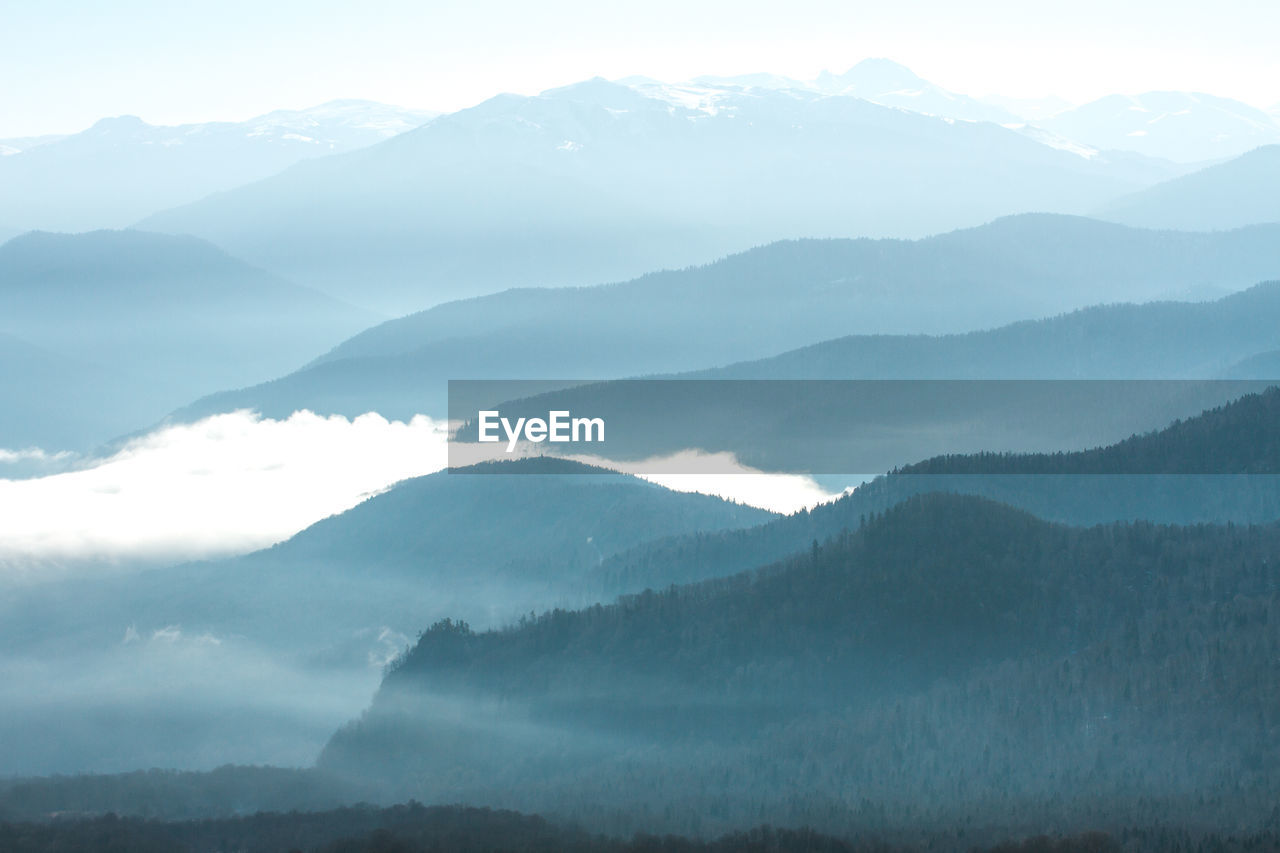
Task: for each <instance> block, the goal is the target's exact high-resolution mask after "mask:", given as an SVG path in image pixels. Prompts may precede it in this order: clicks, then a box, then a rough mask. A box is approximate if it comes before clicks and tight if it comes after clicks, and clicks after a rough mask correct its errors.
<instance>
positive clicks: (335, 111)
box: [0, 101, 434, 240]
mask: <svg viewBox="0 0 1280 853" xmlns="http://www.w3.org/2000/svg"><path fill="white" fill-rule="evenodd" d="M433 115H434V114H433V113H427V112H421V111H416V110H404V109H399V108H397V107H389V106H386V105H384V104H377V103H373V102H371V101H332V102H330V103H327V104H322V105H320V106H318V107H313V108H311V109H306V110H277V111H275V112H271V113H267V114H266V115H262V116H258V117H256V118H252V119H249V120H248V121H243V122H209V123H205V124H187V125H176V126H168V127H166V126H157V125H150V124H147V123H146V122H144V121H142V120H141V119H139V118H137V117H135V116H118V117H114V118H105V119H103V120H101V121H99V122H98V123H96V124H95V125H93V127H91V128H89V129H87V130H85V131H82V132H80V133H76V134H72V135H70V136H65V137H35V138H31V139H23V140H11V141H0V153H5V154H8V155H9V156H0V240H3V239H7V238H8V237H10V236H13V235H14V234H17V233H20V232H23V231H30V230H34V229H43V230H50V231H89V230H94V229H99V228H124V227H126V226H128V225H130V224H132V223H133V222H136V221H137V220H138V219H140V218H142V217H143V216H146V215H147V214H149V213H152V212H154V211H156V210H160V209H163V208H166V207H172V206H174V205H178V204H185V203H187V202H191V201H195V200H196V199H199V198H202V197H204V196H206V195H208V194H210V193H214V192H220V191H223V190H229V189H232V188H233V187H237V186H240V185H242V184H245V183H249V182H252V181H256V180H259V179H261V178H265V177H267V176H269V175H273V174H275V173H276V172H279V171H280V170H282V169H284V168H286V167H287V166H290V165H292V164H294V163H297V162H298V161H300V160H305V159H310V158H313V157H319V156H323V155H327V154H334V153H339V152H343V151H350V150H352V149H355V148H361V147H364V146H366V145H372V144H373V143H375V142H380V141H382V140H384V139H386V138H388V137H390V136H394V135H395V134H398V133H401V132H403V131H406V130H409V129H410V128H413V127H417V126H418V125H420V124H423V123H424V122H426V121H428V120H429V119H430V118H431V117H432V116H433Z"/></svg>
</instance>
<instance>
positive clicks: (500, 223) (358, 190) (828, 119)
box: [140, 79, 1181, 313]
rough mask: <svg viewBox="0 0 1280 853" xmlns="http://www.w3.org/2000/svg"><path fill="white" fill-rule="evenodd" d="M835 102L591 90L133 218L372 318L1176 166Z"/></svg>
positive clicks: (551, 96)
mask: <svg viewBox="0 0 1280 853" xmlns="http://www.w3.org/2000/svg"><path fill="white" fill-rule="evenodd" d="M1180 172H1181V170H1180V169H1179V168H1177V167H1175V166H1173V165H1172V164H1168V163H1161V162H1157V161H1151V160H1144V159H1143V158H1136V157H1133V156H1132V155H1124V156H1120V157H1116V158H1112V157H1110V156H1108V155H1106V154H1090V155H1089V156H1081V155H1080V154H1078V153H1072V152H1070V151H1063V150H1057V149H1055V148H1053V147H1050V146H1047V145H1043V144H1040V143H1039V142H1036V141H1033V140H1031V139H1028V138H1027V137H1025V136H1023V135H1021V134H1020V133H1018V132H1015V131H1013V130H1009V129H1006V128H1003V127H1001V126H999V125H996V124H991V123H989V122H969V121H957V120H955V119H950V118H940V117H936V116H927V115H924V114H921V113H917V112H910V111H906V110H902V109H897V108H893V107H884V106H881V105H879V104H875V103H872V102H870V101H867V100H863V99H862V98H859V97H853V96H848V95H830V96H828V95H823V94H822V93H820V92H817V91H811V90H799V89H763V88H758V87H751V88H743V87H740V86H723V87H719V88H717V87H708V86H678V85H677V86H668V85H665V84H653V83H636V84H635V85H633V86H623V85H619V84H615V83H610V82H607V81H605V80H601V79H596V80H590V81H586V82H583V83H578V84H575V85H572V86H568V87H564V88H561V89H553V90H550V91H547V92H543V93H542V94H540V95H537V96H534V97H517V96H514V95H501V96H499V97H496V98H493V99H491V100H489V101H486V102H484V103H482V104H480V105H479V106H476V107H473V108H471V109H466V110H461V111H459V112H456V113H453V114H450V115H447V116H442V117H440V118H438V119H436V120H435V121H433V122H431V123H430V124H428V125H426V126H424V127H422V128H419V129H418V130H415V131H412V132H409V133H406V134H402V135H401V136H398V137H396V138H395V139H391V140H388V141H387V142H384V143H381V144H379V145H376V146H372V147H370V148H367V149H363V150H361V151H357V152H353V153H351V154H348V155H344V156H339V157H330V158H325V159H322V160H314V161H309V162H307V163H303V164H299V165H298V166H296V167H293V168H291V169H289V170H287V171H286V172H284V173H282V174H280V175H278V176H276V177H273V178H270V179H268V180H265V181H261V182H258V183H255V184H252V185H250V186H246V187H242V188H240V189H237V190H233V191H230V192H227V193H223V194H219V195H217V196H214V197H210V198H207V199H204V200H202V201H199V202H196V203H193V204H190V205H187V206H184V207H180V208H176V209H174V210H169V211H166V212H163V213H159V214H156V215H154V216H151V217H148V218H146V219H145V220H143V221H142V223H141V226H140V227H143V228H146V229H148V230H156V231H164V232H172V233H190V234H196V235H198V236H200V237H203V238H205V239H208V240H211V241H213V242H214V243H216V244H218V245H220V246H223V247H225V248H227V249H228V250H229V251H231V252H233V253H234V254H236V255H237V256H239V257H243V258H245V259H246V260H248V261H250V262H252V263H255V264H258V265H261V266H263V267H264V268H266V269H270V270H273V271H276V272H279V273H281V274H284V275H286V276H288V277H290V278H293V279H295V280H298V281H306V282H308V283H310V284H313V285H315V286H318V287H322V288H325V289H327V290H329V291H330V292H332V293H334V294H336V295H338V296H340V297H341V298H344V299H346V300H348V301H351V302H354V303H356V304H363V305H367V306H371V307H375V308H377V309H379V310H384V311H387V312H394V313H403V312H405V311H410V310H417V309H421V308H424V307H427V306H430V305H432V304H436V303H439V302H442V301H444V300H446V299H450V298H458V297H462V296H472V295H475V294H478V293H484V292H492V291H495V290H500V289H502V288H504V287H512V286H528V285H585V284H595V283H598V282H601V281H609V280H618V279H622V278H627V277H630V276H635V275H639V274H642V273H645V272H649V271H651V270H654V269H658V268H663V267H678V266H683V265H686V264H690V263H705V262H707V261H709V260H711V259H713V258H715V257H718V256H720V255H723V254H725V253H727V252H730V251H738V250H742V249H745V248H747V247H750V246H752V245H757V244H760V243H764V242H768V241H773V240H778V239H780V238H790V237H833V236H840V237H843V236H851V235H858V236H920V235H924V234H930V233H937V232H939V231H946V230H950V229H953V228H956V227H960V226H972V225H977V224H979V223H981V222H984V221H987V220H990V219H992V218H994V217H997V216H1001V215H1005V214H1010V213H1017V212H1028V211H1056V212H1066V213H1082V212H1084V211H1086V210H1089V209H1092V208H1094V207H1097V206H1099V205H1101V204H1103V203H1105V202H1106V201H1109V200H1111V199H1112V198H1115V197H1116V196H1118V195H1122V194H1125V193H1127V192H1131V191H1134V190H1137V189H1140V188H1142V187H1145V186H1148V185H1150V184H1151V183H1154V182H1156V181H1158V180H1161V179H1163V178H1167V177H1170V176H1172V175H1174V174H1179V173H1180Z"/></svg>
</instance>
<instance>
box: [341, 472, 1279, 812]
mask: <svg viewBox="0 0 1280 853" xmlns="http://www.w3.org/2000/svg"><path fill="white" fill-rule="evenodd" d="M1278 554H1280V526H1277V525H1267V526H1260V527H1235V526H1213V525H1197V526H1190V527H1172V526H1162V525H1153V524H1149V523H1134V524H1112V525H1106V526H1101V527H1095V528H1087V529H1081V528H1072V527H1066V526H1062V525H1055V524H1049V523H1046V522H1044V521H1041V520H1039V519H1037V518H1034V517H1033V516H1031V515H1028V514H1026V513H1023V512H1019V511H1016V510H1013V509H1011V508H1009V507H1007V506H1002V505H999V504H995V503H992V502H990V501H986V500H983V499H979V498H974V497H964V496H955V495H936V494H935V495H923V496H917V497H913V498H911V499H909V500H908V501H906V502H904V503H902V504H900V505H898V506H896V507H894V508H892V509H890V510H889V511H887V512H886V513H884V514H883V515H878V516H874V517H869V518H868V519H867V521H866V523H865V525H864V526H862V527H861V528H855V529H854V530H853V531H848V532H845V533H841V534H840V535H838V536H836V537H834V538H832V539H829V540H827V541H826V542H825V543H817V542H815V543H813V544H812V545H811V547H809V548H806V550H805V552H804V553H802V554H799V555H796V556H794V557H792V558H790V559H788V560H786V561H783V562H781V563H778V564H776V565H774V566H770V567H768V568H766V569H764V570H761V571H757V572H752V573H744V574H740V575H737V576H733V577H729V578H722V579H718V580H713V581H708V582H704V583H701V584H694V585H690V586H685V587H673V588H671V589H668V590H666V591H663V592H646V593H644V594H641V595H637V596H633V597H629V598H624V599H622V600H620V601H619V602H618V603H617V604H615V605H611V606H603V607H602V606H596V607H591V608H587V609H584V610H578V611H555V612H551V613H547V614H545V615H543V616H541V617H538V618H536V619H531V620H522V622H521V623H520V624H518V625H515V626H512V627H510V628H508V629H506V630H502V631H489V632H483V633H476V632H472V631H471V630H470V629H468V628H467V627H466V626H465V625H460V624H458V623H452V622H447V621H446V622H441V623H439V624H437V625H435V626H434V627H433V628H432V629H431V630H429V631H427V632H426V633H424V634H423V635H422V637H421V638H420V640H419V642H418V644H417V645H416V646H415V647H414V648H413V649H412V650H411V651H410V652H409V653H408V655H406V656H405V657H404V658H403V659H402V660H401V661H400V662H399V663H398V664H397V665H396V666H395V667H394V668H393V669H392V671H391V672H390V673H389V675H388V676H387V678H386V679H385V681H384V684H383V687H382V689H381V690H380V691H379V694H378V696H377V697H376V698H375V700H374V703H373V705H372V707H371V708H370V710H369V711H368V712H366V713H365V714H364V715H363V716H362V717H361V718H360V719H359V720H358V721H356V722H354V723H353V724H352V725H350V726H349V727H347V728H344V729H343V730H341V731H340V732H339V733H338V734H336V735H335V736H334V738H333V739H332V740H331V742H330V744H329V746H328V747H327V748H326V750H325V752H324V754H323V755H322V757H321V759H320V766H321V767H323V768H325V769H327V770H329V771H332V772H336V773H344V774H350V775H351V776H353V777H355V778H360V779H363V780H366V781H368V782H370V783H371V784H372V783H374V782H375V781H380V782H382V783H383V784H384V785H386V786H388V787H387V790H388V791H392V792H395V796H398V797H405V796H415V797H421V798H424V799H428V800H432V801H446V802H447V801H451V800H455V799H462V800H465V801H467V802H473V803H478V804H485V805H493V806H502V807H506V808H518V809H521V810H527V811H535V812H539V813H544V814H556V815H557V816H559V817H562V818H565V819H570V820H574V821H580V822H582V823H584V824H586V825H591V826H593V827H595V828H599V829H602V830H606V831H610V832H619V831H621V832H630V831H634V830H635V829H644V828H653V827H655V826H656V827H657V828H659V829H661V830H662V831H673V832H684V833H688V832H695V833H699V834H710V833H712V832H717V831H726V830H729V829H733V828H735V827H741V826H745V825H750V824H752V823H755V822H758V821H760V820H768V821H770V822H774V823H779V824H786V825H810V826H815V827H818V828H820V829H822V830H824V831H829V832H834V833H837V834H848V833H851V832H853V831H855V830H856V829H858V828H862V827H866V826H877V827H885V828H890V827H892V828H897V829H901V828H902V827H906V826H913V827H919V828H928V829H932V830H941V829H943V828H945V827H947V826H951V825H955V824H957V823H960V822H963V821H965V820H969V819H972V820H973V821H975V822H976V823H977V824H979V825H984V826H989V827H999V828H1000V831H1001V832H1002V833H1003V834H1006V835H1009V834H1017V833H1020V832H1028V831H1033V830H1034V829H1035V828H1037V827H1040V828H1044V827H1052V828H1054V829H1055V830H1057V831H1061V832H1066V833H1070V832H1075V831H1079V830H1081V829H1085V828H1094V827H1104V828H1116V827H1122V826H1125V825H1132V824H1135V823H1140V824H1168V823H1170V822H1177V825H1179V826H1185V827H1212V828H1227V827H1231V828H1235V827H1253V828H1262V827H1263V826H1265V824H1266V821H1267V820H1269V817H1268V816H1269V815H1271V814H1272V810H1273V808H1274V802H1275V799H1276V797H1277V796H1280V774H1278V773H1277V768H1276V767H1275V766H1274V765H1273V763H1271V762H1268V761H1266V760H1265V759H1263V758H1262V756H1267V755H1271V754H1274V753H1275V751H1276V750H1277V749H1280V744H1278V743H1277V742H1276V737H1277V733H1280V727H1277V726H1276V725H1275V719H1276V710H1275V709H1276V708H1280V696H1277V694H1276V689H1277V682H1276V679H1275V677H1274V666H1275V664H1274V662H1275V661H1276V660H1277V659H1280V615H1277V609H1278V608H1280V598H1277V588H1278V585H1277V577H1278V576H1277V572H1278V571H1280V561H1277V559H1276V556H1277V555H1278ZM628 821H630V822H628Z"/></svg>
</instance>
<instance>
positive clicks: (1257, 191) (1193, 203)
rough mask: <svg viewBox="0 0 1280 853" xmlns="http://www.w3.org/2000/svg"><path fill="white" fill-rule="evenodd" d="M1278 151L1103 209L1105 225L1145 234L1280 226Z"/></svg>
mask: <svg viewBox="0 0 1280 853" xmlns="http://www.w3.org/2000/svg"><path fill="white" fill-rule="evenodd" d="M1277 198H1280V145H1266V146H1263V147H1261V148H1258V149H1256V150H1254V151H1250V152H1249V153H1247V154H1242V155H1241V156H1239V157H1237V158H1235V159H1234V160H1230V161H1228V162H1226V163H1219V164H1218V165H1215V166H1209V167H1208V168H1205V169H1202V170H1200V171H1198V172H1192V173H1191V174H1190V175H1183V176H1182V177H1179V178H1173V179H1171V180H1168V181H1165V182H1163V183H1160V184H1156V185H1155V186H1153V187H1149V188H1148V189H1145V190H1140V191H1138V192H1136V193H1134V194H1132V195H1128V196H1124V197H1123V198H1119V199H1116V200H1115V201H1113V202H1111V203H1110V204H1107V205H1105V206H1103V207H1101V208H1100V209H1099V211H1098V215H1099V216H1101V217H1103V218H1104V219H1110V220H1113V221H1115V222H1123V223H1125V224H1126V225H1136V226H1140V227H1143V228H1180V229H1184V230H1188V231H1220V230H1224V229H1227V228H1239V227H1241V226H1243V225H1250V224H1253V223H1256V222H1280V201H1277Z"/></svg>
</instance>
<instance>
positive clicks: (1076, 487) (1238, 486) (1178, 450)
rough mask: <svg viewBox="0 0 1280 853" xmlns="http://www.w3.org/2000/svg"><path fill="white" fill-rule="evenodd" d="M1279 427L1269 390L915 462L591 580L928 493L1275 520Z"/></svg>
mask: <svg viewBox="0 0 1280 853" xmlns="http://www.w3.org/2000/svg"><path fill="white" fill-rule="evenodd" d="M1278 427H1280V390H1269V391H1267V392H1266V393H1263V394H1253V395H1248V396H1246V397H1243V398H1241V399H1240V400H1238V401H1236V402H1233V403H1231V404H1229V405H1227V406H1223V407H1220V408H1217V409H1213V410H1210V411H1207V412H1204V413H1203V414H1201V415H1199V416H1197V417H1194V418H1189V419H1187V420H1185V421H1180V422H1178V423H1175V424H1171V425H1169V426H1168V427H1166V428H1165V429H1162V430H1160V431H1158V432H1154V433H1151V434H1147V435H1140V436H1135V437H1133V438H1130V439H1128V440H1126V441H1122V442H1119V443H1117V444H1114V445H1111V446H1109V447H1106V448H1099V449H1094V450H1088V451H1081V452H1073V453H1059V454H1014V455H1002V454H987V453H982V454H972V455H961V456H947V457H939V458H935V459H928V460H922V461H920V462H917V463H915V464H912V465H905V466H903V467H901V468H900V469H898V470H895V471H894V472H892V473H890V474H887V475H884V476H881V477H877V478H876V479H874V480H872V481H871V482H869V483H866V484H864V485H862V486H860V487H858V488H857V489H855V490H853V491H852V492H851V493H849V494H847V495H845V496H844V497H842V498H840V499H839V500H837V501H834V502H832V503H829V504H826V505H822V506H818V507H815V508H814V509H813V510H811V511H809V512H800V513H796V514H795V515H791V516H787V517H784V518H779V519H776V520H774V521H771V522H769V523H767V524H763V525H760V526H758V527H754V528H751V529H747V530H740V531H726V532H723V533H703V534H696V535H689V536H677V537H672V538H670V539H667V540H662V541H657V542H651V543H645V544H644V545H641V546H638V547H636V548H634V549H630V550H628V551H625V552H623V553H620V554H618V555H616V556H614V557H610V558H607V559H606V560H604V561H603V562H602V563H601V565H600V566H599V567H598V568H597V569H596V570H594V571H593V572H592V574H591V576H590V578H589V579H588V589H589V590H590V591H591V592H592V593H594V594H596V595H601V594H603V595H608V594H613V593H616V592H619V591H628V592H638V591H640V590H643V589H645V588H653V589H662V588H664V587H666V586H667V585H669V584H672V583H687V582H691V581H698V580H704V579H707V578H712V577H717V576H720V575H725V574H729V573H732V572H734V571H739V570H741V569H744V568H748V567H752V566H758V565H762V564H764V563H766V562H769V561H770V560H775V559H778V558H780V557H782V556H784V555H786V554H789V553H793V552H796V551H799V550H801V549H803V548H805V547H806V546H807V545H808V544H809V543H811V542H812V541H814V540H818V541H822V540H824V539H827V538H829V537H833V536H836V535H838V534H839V533H840V532H841V531H842V530H847V529H855V528H857V527H858V526H859V525H860V524H861V523H862V522H863V521H864V520H865V519H866V518H867V517H869V516H871V515H873V514H875V513H880V512H884V511H885V510H886V509H888V508H890V507H892V506H895V505H896V504H898V503H900V502H902V501H904V500H907V499H908V498H910V497H912V496H913V495H919V494H923V493H928V492H950V493H955V494H965V495H980V496H984V497H986V498H989V499H992V500H997V501H1000V502H1002V503H1006V504H1010V505H1013V506H1017V507H1020V508H1023V509H1026V510H1028V511H1030V512H1033V513H1035V514H1036V515H1037V516H1039V517H1042V518H1046V519H1049V520H1052V521H1058V522H1065V523H1069V524H1100V523H1105V522H1110V521H1116V520H1136V519H1146V520H1152V521H1158V522H1162V523H1176V524H1198V523H1206V522H1217V523H1226V522H1236V523H1264V522H1270V521H1274V520H1277V519H1280V450H1278V449H1277V445H1276V442H1275V440H1274V436H1275V435H1276V431H1277V428H1278Z"/></svg>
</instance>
